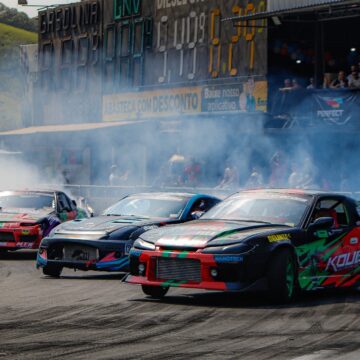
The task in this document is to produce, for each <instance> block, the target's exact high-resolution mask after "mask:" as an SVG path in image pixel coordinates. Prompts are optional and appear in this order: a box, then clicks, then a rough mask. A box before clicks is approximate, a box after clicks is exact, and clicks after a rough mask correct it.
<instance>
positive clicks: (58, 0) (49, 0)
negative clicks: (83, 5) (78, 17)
mask: <svg viewBox="0 0 360 360" xmlns="http://www.w3.org/2000/svg"><path fill="white" fill-rule="evenodd" d="M0 2H1V3H3V4H4V5H6V6H7V7H10V8H16V9H17V10H18V11H22V12H24V13H26V14H27V15H28V16H30V17H34V16H37V11H38V9H39V8H40V7H41V6H48V5H54V4H68V3H73V2H77V0H27V2H28V5H40V7H39V8H37V7H31V6H20V5H18V0H0Z"/></svg>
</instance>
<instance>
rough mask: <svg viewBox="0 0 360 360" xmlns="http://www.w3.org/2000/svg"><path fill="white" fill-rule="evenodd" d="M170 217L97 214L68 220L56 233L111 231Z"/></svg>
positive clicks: (160, 220) (148, 223) (149, 223)
mask: <svg viewBox="0 0 360 360" xmlns="http://www.w3.org/2000/svg"><path fill="white" fill-rule="evenodd" d="M166 220H168V219H160V218H151V219H147V218H143V217H136V216H125V215H123V216H106V215H102V216H97V217H92V218H89V219H79V220H73V221H68V222H66V223H64V224H62V225H61V226H59V227H58V228H57V230H56V233H57V234H59V233H61V232H66V233H68V232H83V231H85V232H89V231H97V232H107V233H111V232H113V231H115V230H118V229H121V228H123V227H128V226H133V225H135V226H144V225H151V224H154V223H156V222H162V221H166Z"/></svg>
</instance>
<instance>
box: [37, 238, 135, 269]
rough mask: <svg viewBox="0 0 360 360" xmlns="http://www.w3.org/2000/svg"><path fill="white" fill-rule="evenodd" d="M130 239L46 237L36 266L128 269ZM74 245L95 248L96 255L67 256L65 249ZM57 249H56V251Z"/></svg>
mask: <svg viewBox="0 0 360 360" xmlns="http://www.w3.org/2000/svg"><path fill="white" fill-rule="evenodd" d="M131 245H132V241H130V240H118V241H116V240H79V239H50V238H47V239H45V241H44V242H42V243H41V244H40V248H39V251H38V254H37V261H36V267H37V268H39V267H45V266H48V265H56V266H60V267H66V268H71V269H78V270H97V271H128V268H129V256H128V252H129V250H130V248H131ZM67 246H73V247H76V248H78V249H84V251H85V249H89V248H91V249H93V251H95V252H96V256H95V257H93V258H91V259H86V258H83V259H79V258H76V257H74V258H65V257H64V254H65V252H64V249H65V248H66V247H67ZM54 249H56V251H54Z"/></svg>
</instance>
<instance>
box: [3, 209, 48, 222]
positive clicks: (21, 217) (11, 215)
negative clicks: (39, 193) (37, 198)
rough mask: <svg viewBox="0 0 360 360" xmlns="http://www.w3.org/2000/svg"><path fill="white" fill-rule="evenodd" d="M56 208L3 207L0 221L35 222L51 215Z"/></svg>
mask: <svg viewBox="0 0 360 360" xmlns="http://www.w3.org/2000/svg"><path fill="white" fill-rule="evenodd" d="M53 211H54V210H53V209H51V208H49V209H41V210H37V209H28V208H26V209H9V208H7V209H2V210H1V211H0V222H1V223H4V222H16V223H20V222H28V223H32V222H33V223H35V222H37V221H38V220H40V219H42V218H44V217H46V216H48V215H50V214H51V213H52V212H53Z"/></svg>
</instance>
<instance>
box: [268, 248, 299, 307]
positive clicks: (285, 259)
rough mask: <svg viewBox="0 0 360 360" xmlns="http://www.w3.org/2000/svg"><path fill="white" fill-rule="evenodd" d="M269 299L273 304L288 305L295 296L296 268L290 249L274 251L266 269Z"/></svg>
mask: <svg viewBox="0 0 360 360" xmlns="http://www.w3.org/2000/svg"><path fill="white" fill-rule="evenodd" d="M267 278H268V284H269V297H270V299H271V300H272V301H273V302H275V303H280V304H284V303H289V302H290V301H291V300H292V299H293V298H294V296H295V293H296V286H297V281H296V278H297V266H296V262H295V257H294V255H293V253H292V251H291V250H290V249H281V250H278V251H276V252H275V253H274V254H273V256H272V258H271V261H270V264H269V268H268V275H267Z"/></svg>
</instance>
